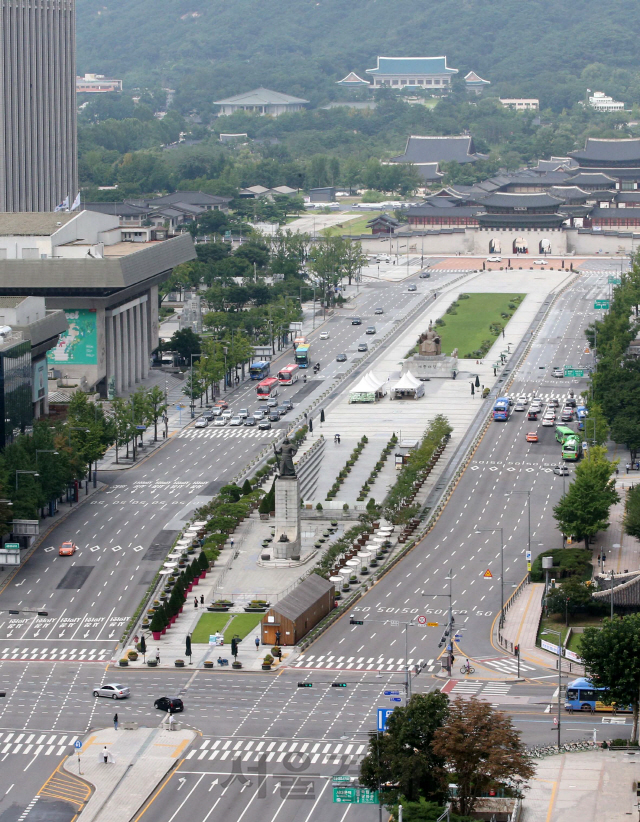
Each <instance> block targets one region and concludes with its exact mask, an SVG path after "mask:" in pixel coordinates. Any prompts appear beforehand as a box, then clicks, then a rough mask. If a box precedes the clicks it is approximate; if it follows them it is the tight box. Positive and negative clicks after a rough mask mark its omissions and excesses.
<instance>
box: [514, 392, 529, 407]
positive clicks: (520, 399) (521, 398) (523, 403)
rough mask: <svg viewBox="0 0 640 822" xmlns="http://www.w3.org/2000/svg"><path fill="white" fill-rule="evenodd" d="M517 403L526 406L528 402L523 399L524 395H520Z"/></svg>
mask: <svg viewBox="0 0 640 822" xmlns="http://www.w3.org/2000/svg"><path fill="white" fill-rule="evenodd" d="M517 401H518V402H519V403H522V405H526V404H527V403H528V402H529V400H528V399H527V398H526V397H525V395H524V394H521V395H520V396H519V397H518V400H517Z"/></svg>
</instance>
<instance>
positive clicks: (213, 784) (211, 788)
mask: <svg viewBox="0 0 640 822" xmlns="http://www.w3.org/2000/svg"><path fill="white" fill-rule="evenodd" d="M217 784H218V780H217V779H214V780H213V782H212V783H211V787H210V788H209V790H213V787H214V786H215V785H217Z"/></svg>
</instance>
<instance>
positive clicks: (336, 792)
mask: <svg viewBox="0 0 640 822" xmlns="http://www.w3.org/2000/svg"><path fill="white" fill-rule="evenodd" d="M333 801H334V802H338V803H339V804H351V805H377V804H378V791H370V790H369V789H368V788H360V787H350V788H334V789H333Z"/></svg>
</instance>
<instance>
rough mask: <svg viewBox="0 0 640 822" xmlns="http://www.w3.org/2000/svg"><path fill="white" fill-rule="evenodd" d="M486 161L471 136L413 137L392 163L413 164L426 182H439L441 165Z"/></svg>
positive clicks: (393, 158)
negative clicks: (454, 162)
mask: <svg viewBox="0 0 640 822" xmlns="http://www.w3.org/2000/svg"><path fill="white" fill-rule="evenodd" d="M484 159H486V155H485V154H478V153H477V152H476V148H475V145H474V143H473V137H471V136H470V135H462V136H449V137H436V136H427V137H422V136H418V135H412V136H411V137H409V139H408V140H407V146H406V148H405V150H404V154H400V155H398V156H397V157H392V158H391V160H390V161H389V162H391V163H411V164H412V165H414V166H415V167H416V168H417V169H418V172H419V174H420V176H421V177H422V179H423V180H424V181H425V182H427V183H428V182H435V181H437V180H439V179H440V178H441V177H442V176H443V173H442V172H441V171H440V168H439V163H448V162H451V161H452V160H455V161H456V162H457V163H460V164H461V165H465V164H467V163H475V162H476V161H477V160H484Z"/></svg>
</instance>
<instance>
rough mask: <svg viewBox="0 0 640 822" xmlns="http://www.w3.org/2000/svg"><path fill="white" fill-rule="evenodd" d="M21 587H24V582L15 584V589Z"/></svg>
mask: <svg viewBox="0 0 640 822" xmlns="http://www.w3.org/2000/svg"><path fill="white" fill-rule="evenodd" d="M21 585H24V580H22V582H16V584H15V587H16V588H19V587H20V586H21Z"/></svg>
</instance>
